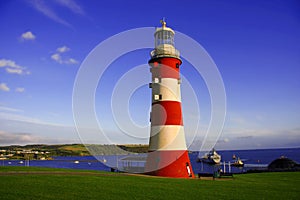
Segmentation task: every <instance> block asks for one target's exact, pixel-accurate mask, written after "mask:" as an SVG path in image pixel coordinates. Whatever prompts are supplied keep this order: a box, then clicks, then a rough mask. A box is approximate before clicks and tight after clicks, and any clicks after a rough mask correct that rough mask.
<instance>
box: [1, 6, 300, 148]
mask: <svg viewBox="0 0 300 200" xmlns="http://www.w3.org/2000/svg"><path fill="white" fill-rule="evenodd" d="M299 13H300V4H299V2H298V1H296V0H295V1H292V0H287V1H284V0H277V1H275V0H270V1H268V0H265V1H258V0H257V1H247V0H242V1H234V0H231V1H221V0H220V1H219V0H213V1H202V0H201V1H114V0H111V1H97V0H89V1H80V0H52V1H46V0H28V1H25V0H24V1H19V0H10V1H4V0H2V1H0V27H1V37H0V44H1V48H0V145H11V144H28V143H48V144H52V143H80V142H81V141H80V137H81V138H82V137H86V139H87V141H91V142H92V141H94V142H101V141H100V140H99V141H97V140H95V138H93V135H95V134H97V131H98V130H88V127H87V130H86V132H87V135H86V136H82V135H80V137H79V135H78V133H77V132H76V128H75V123H74V120H73V113H72V92H73V86H74V82H75V78H76V75H77V73H78V71H79V69H80V66H81V64H82V62H83V61H84V59H85V58H86V57H87V56H88V55H89V53H90V52H91V51H92V50H93V49H94V48H95V47H96V46H97V45H98V44H99V43H101V42H102V41H104V40H105V39H107V38H109V37H111V36H113V35H115V34H118V33H120V32H122V31H126V30H130V29H134V28H140V27H158V26H160V24H159V20H160V19H161V18H162V17H165V18H166V21H167V25H169V26H170V27H171V28H173V29H174V30H175V31H180V32H181V33H184V34H186V35H188V36H189V37H191V38H193V39H194V40H195V41H197V42H198V43H199V44H201V45H202V46H203V47H204V48H205V50H206V51H207V52H208V53H209V55H210V56H211V58H212V59H213V60H214V62H215V64H216V65H217V67H218V69H219V72H220V74H221V76H222V79H223V82H224V86H225V89H226V96H227V112H226V120H225V124H224V128H223V131H222V134H221V137H220V138H219V140H218V142H217V144H216V148H219V149H255V148H274V147H299V146H300V104H299V102H300V92H299V91H300V56H299V55H300V37H299V35H300V14H299ZM175 40H176V38H175ZM175 45H176V41H175ZM150 50H151V49H144V50H140V51H134V52H131V53H128V54H126V55H123V56H120V58H118V59H117V60H115V61H114V62H113V63H112V64H111V66H110V67H109V68H108V69H107V71H106V72H105V74H104V76H103V79H101V81H100V82H99V85H98V87H97V91H96V94H95V100H96V103H95V108H96V110H95V112H96V114H97V116H98V117H99V118H101V119H102V120H104V122H103V123H104V124H105V127H104V129H105V130H102V131H105V132H106V134H108V135H109V137H110V139H111V142H113V143H137V142H141V143H147V140H145V139H144V140H141V141H137V140H134V139H132V138H130V137H123V136H122V135H124V134H122V131H121V130H120V128H119V127H118V126H117V125H116V123H115V122H114V118H113V116H112V114H111V113H110V112H111V111H110V109H111V108H110V103H111V95H112V90H113V88H114V86H115V84H116V83H117V81H118V80H119V79H120V78H121V77H122V75H123V74H125V73H126V72H128V71H129V70H130V69H132V68H134V67H135V66H137V65H146V64H147V62H148V60H149V52H150ZM179 50H180V49H179ZM99 56H104V55H99ZM183 61H184V62H183V65H182V68H181V69H182V74H183V76H184V77H185V78H186V79H187V80H188V81H189V82H190V84H191V85H192V87H193V89H194V90H195V92H196V96H197V98H198V101H199V102H200V103H199V105H200V106H199V109H200V112H201V117H200V125H199V129H198V130H197V133H196V135H197V137H196V138H193V133H191V132H192V131H191V130H190V129H191V127H193V126H194V123H195V120H194V117H196V118H197V117H198V118H199V116H193V113H192V112H193V111H194V110H195V108H193V107H191V106H190V104H189V102H188V100H187V99H188V98H189V96H184V92H185V91H184V90H183V91H182V93H183V94H182V95H183V97H182V99H183V102H182V103H183V110H184V121H185V130H186V135H187V143H188V144H191V143H192V145H191V147H190V148H192V149H195V150H197V149H199V148H200V146H201V141H202V140H203V135H204V133H205V132H206V131H207V127H208V124H209V119H210V108H211V107H210V106H211V105H210V97H209V93H208V91H207V88H206V86H205V83H204V81H203V80H202V78H201V76H199V75H197V74H196V73H194V69H193V67H192V66H191V65H190V64H189V63H188V62H187V61H185V60H184V59H183ZM145 70H146V71H148V72H149V68H148V67H147V66H146V67H145ZM149 81H150V73H149ZM182 87H183V88H184V87H185V83H184V82H183V84H182ZM150 97H151V96H150V90H149V88H147V87H146V86H143V87H140V88H139V89H138V90H137V91H136V92H135V93H134V95H133V96H132V97H131V99H130V101H129V110H130V115H131V117H132V119H133V120H134V122H135V123H136V124H138V125H140V126H147V125H149V118H148V117H149V111H150V110H149V109H150V104H151V102H150ZM196 115H197V113H196ZM142 134H143V135H147V134H148V133H147V131H146V132H144V133H142Z"/></svg>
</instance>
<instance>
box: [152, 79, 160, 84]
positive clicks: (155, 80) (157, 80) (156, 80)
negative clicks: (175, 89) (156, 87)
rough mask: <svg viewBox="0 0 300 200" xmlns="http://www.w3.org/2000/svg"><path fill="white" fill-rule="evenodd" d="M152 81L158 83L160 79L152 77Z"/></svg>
mask: <svg viewBox="0 0 300 200" xmlns="http://www.w3.org/2000/svg"><path fill="white" fill-rule="evenodd" d="M153 82H154V83H160V82H161V79H160V78H154V80H153Z"/></svg>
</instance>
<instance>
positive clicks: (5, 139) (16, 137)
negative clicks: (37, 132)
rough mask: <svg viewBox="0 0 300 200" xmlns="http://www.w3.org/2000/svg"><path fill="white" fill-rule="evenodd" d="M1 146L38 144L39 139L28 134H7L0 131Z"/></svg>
mask: <svg viewBox="0 0 300 200" xmlns="http://www.w3.org/2000/svg"><path fill="white" fill-rule="evenodd" d="M0 141H1V143H0V144H1V145H11V144H28V143H39V142H40V141H41V138H40V137H39V136H34V135H32V134H29V133H9V132H6V131H0Z"/></svg>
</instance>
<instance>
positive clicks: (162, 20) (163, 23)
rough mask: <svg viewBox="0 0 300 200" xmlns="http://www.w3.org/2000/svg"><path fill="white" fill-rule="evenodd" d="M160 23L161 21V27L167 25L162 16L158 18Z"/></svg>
mask: <svg viewBox="0 0 300 200" xmlns="http://www.w3.org/2000/svg"><path fill="white" fill-rule="evenodd" d="M160 23H161V25H162V27H166V25H167V23H166V20H165V18H164V17H163V18H162V19H161V20H160Z"/></svg>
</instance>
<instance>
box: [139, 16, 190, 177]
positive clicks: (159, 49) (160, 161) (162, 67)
mask: <svg viewBox="0 0 300 200" xmlns="http://www.w3.org/2000/svg"><path fill="white" fill-rule="evenodd" d="M161 23H162V27H160V28H157V29H156V31H155V34H154V37H155V49H154V50H153V51H152V52H151V59H150V60H149V65H150V71H151V73H152V83H150V84H149V87H150V88H152V109H151V114H150V120H151V133H150V141H149V153H148V157H147V162H146V166H145V172H146V173H147V174H150V175H155V176H166V177H183V178H184V177H186V178H188V177H194V174H193V171H192V166H191V163H190V159H189V156H188V150H187V147H186V142H185V135H184V127H183V119H182V110H181V94H180V83H181V81H180V73H179V67H180V65H181V63H182V61H181V59H180V57H179V51H178V50H177V49H175V47H174V34H175V32H174V31H173V30H172V29H171V28H169V27H167V26H166V22H165V21H164V20H162V21H161Z"/></svg>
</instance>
